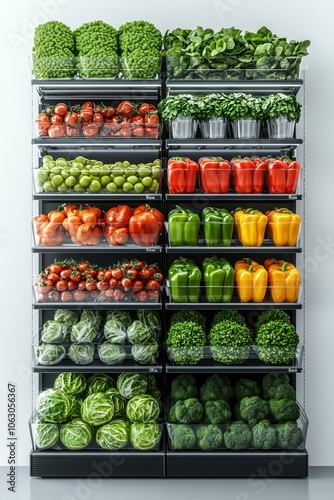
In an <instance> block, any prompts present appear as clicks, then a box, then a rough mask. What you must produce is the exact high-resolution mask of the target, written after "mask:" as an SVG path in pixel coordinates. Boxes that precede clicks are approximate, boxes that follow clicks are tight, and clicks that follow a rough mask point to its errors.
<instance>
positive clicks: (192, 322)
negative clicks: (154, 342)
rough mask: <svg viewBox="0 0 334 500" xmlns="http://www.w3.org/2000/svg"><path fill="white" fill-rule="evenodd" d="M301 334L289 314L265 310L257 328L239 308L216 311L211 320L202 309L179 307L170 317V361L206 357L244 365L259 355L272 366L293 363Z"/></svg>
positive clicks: (183, 362) (190, 362) (181, 362)
mask: <svg viewBox="0 0 334 500" xmlns="http://www.w3.org/2000/svg"><path fill="white" fill-rule="evenodd" d="M299 341H300V339H299V335H298V333H297V331H296V328H295V326H294V325H293V323H292V322H291V318H290V317H289V315H288V314H287V313H286V312H284V311H282V310H280V309H275V310H272V311H265V312H263V313H261V314H260V316H259V317H258V319H257V321H256V323H255V325H254V328H252V327H251V326H250V325H249V324H248V323H247V321H246V318H245V316H244V315H242V314H241V313H239V312H238V311H237V310H235V309H233V310H229V309H224V310H222V311H219V312H218V313H216V314H215V315H214V317H213V320H212V322H211V324H209V321H207V320H206V317H205V316H204V315H203V314H201V313H200V312H198V311H189V310H184V311H178V312H176V313H173V314H172V315H171V318H170V325H169V329H168V331H167V341H166V345H167V353H168V358H169V360H170V362H171V363H172V364H174V365H179V366H184V365H185V366H194V365H198V364H199V363H201V362H202V361H205V362H208V361H211V362H212V361H214V362H215V364H218V365H219V364H220V365H222V366H223V365H225V366H226V365H241V364H244V363H245V362H246V361H248V360H252V361H254V360H257V359H259V360H260V361H261V362H262V363H264V364H265V365H268V366H270V365H271V366H275V365H287V364H291V363H292V362H293V360H294V358H295V357H296V349H297V347H298V345H299Z"/></svg>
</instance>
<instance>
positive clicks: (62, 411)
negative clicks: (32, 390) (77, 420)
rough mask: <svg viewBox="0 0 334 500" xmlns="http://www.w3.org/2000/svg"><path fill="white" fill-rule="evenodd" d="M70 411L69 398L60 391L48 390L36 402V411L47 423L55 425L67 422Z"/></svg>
mask: <svg viewBox="0 0 334 500" xmlns="http://www.w3.org/2000/svg"><path fill="white" fill-rule="evenodd" d="M70 409H71V402H70V400H69V398H68V397H67V396H66V394H64V393H63V392H61V391H60V390H59V389H46V391H43V392H41V393H40V395H39V396H38V398H37V400H36V410H37V411H38V413H39V414H40V415H41V417H42V418H44V419H45V421H46V422H51V423H55V424H57V423H62V422H65V421H66V420H67V418H68V415H69V413H70Z"/></svg>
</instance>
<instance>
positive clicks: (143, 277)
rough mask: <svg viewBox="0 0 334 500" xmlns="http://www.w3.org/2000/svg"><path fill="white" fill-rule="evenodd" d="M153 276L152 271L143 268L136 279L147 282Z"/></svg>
mask: <svg viewBox="0 0 334 500" xmlns="http://www.w3.org/2000/svg"><path fill="white" fill-rule="evenodd" d="M152 274H153V269H149V268H148V267H144V268H143V269H142V270H141V271H140V272H139V273H138V275H137V278H139V279H141V280H148V279H150V277H151V276H152Z"/></svg>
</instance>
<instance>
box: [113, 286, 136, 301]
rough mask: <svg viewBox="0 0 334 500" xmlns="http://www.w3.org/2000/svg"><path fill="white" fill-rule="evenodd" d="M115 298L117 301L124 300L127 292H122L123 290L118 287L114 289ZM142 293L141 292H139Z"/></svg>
mask: <svg viewBox="0 0 334 500" xmlns="http://www.w3.org/2000/svg"><path fill="white" fill-rule="evenodd" d="M114 292H115V293H114V300H115V301H116V302H122V300H124V299H125V293H124V292H122V290H120V289H117V290H114ZM139 293H140V292H139Z"/></svg>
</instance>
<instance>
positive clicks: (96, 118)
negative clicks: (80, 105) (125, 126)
mask: <svg viewBox="0 0 334 500" xmlns="http://www.w3.org/2000/svg"><path fill="white" fill-rule="evenodd" d="M93 122H94V123H97V124H98V125H101V124H102V123H103V116H102V115H101V113H94V114H93Z"/></svg>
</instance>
